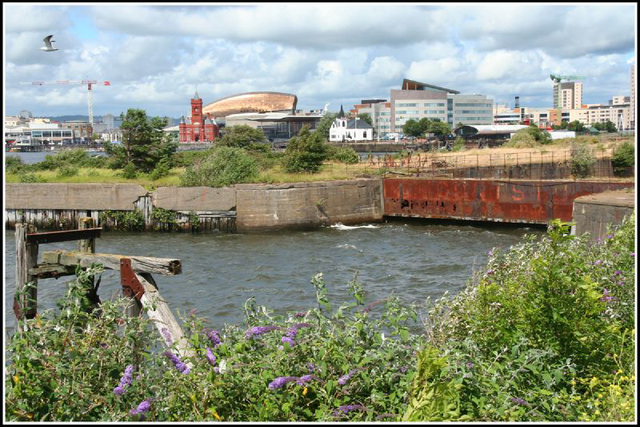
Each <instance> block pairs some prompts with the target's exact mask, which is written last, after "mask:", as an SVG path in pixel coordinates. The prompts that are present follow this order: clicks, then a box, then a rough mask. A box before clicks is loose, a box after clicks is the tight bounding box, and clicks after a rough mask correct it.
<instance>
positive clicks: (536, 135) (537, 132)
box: [504, 125, 553, 148]
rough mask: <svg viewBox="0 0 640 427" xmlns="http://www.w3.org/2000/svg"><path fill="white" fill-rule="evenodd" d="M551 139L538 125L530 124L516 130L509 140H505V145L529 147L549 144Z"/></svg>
mask: <svg viewBox="0 0 640 427" xmlns="http://www.w3.org/2000/svg"><path fill="white" fill-rule="evenodd" d="M552 141H553V140H552V139H551V135H550V134H549V132H547V131H546V130H542V129H540V128H539V127H538V126H535V125H531V126H529V127H527V128H525V129H520V130H519V131H517V132H516V133H515V134H514V135H513V137H511V139H510V140H509V141H507V142H506V143H505V144H504V146H505V147H514V148H531V147H536V146H538V145H547V144H551V142H552Z"/></svg>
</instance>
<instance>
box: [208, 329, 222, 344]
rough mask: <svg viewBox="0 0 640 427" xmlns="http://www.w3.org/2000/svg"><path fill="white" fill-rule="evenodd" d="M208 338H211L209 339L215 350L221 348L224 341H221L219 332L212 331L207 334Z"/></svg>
mask: <svg viewBox="0 0 640 427" xmlns="http://www.w3.org/2000/svg"><path fill="white" fill-rule="evenodd" d="M207 336H208V337H209V339H210V340H211V342H212V343H213V348H216V347H217V346H219V345H220V344H221V343H222V341H221V340H220V336H219V335H218V331H210V332H209V333H208V334H207Z"/></svg>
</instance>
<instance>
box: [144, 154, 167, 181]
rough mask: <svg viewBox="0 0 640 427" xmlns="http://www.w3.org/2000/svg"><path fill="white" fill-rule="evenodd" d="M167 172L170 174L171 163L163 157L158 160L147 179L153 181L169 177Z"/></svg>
mask: <svg viewBox="0 0 640 427" xmlns="http://www.w3.org/2000/svg"><path fill="white" fill-rule="evenodd" d="M169 172H171V161H170V160H169V159H168V158H166V157H165V158H162V159H160V161H159V162H158V164H157V165H156V167H155V168H154V169H153V171H151V173H150V174H149V177H150V178H151V179H153V180H154V181H155V180H157V179H160V178H162V177H165V176H167V175H169Z"/></svg>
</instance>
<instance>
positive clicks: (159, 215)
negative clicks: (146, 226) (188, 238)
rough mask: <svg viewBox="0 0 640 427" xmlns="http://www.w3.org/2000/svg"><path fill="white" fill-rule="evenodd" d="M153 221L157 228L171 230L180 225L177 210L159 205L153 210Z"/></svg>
mask: <svg viewBox="0 0 640 427" xmlns="http://www.w3.org/2000/svg"><path fill="white" fill-rule="evenodd" d="M151 221H153V223H154V225H155V229H156V230H168V231H171V230H172V229H173V228H175V227H176V226H177V225H178V221H177V220H176V212H175V211H172V210H168V209H163V208H158V207H156V208H154V209H153V211H151Z"/></svg>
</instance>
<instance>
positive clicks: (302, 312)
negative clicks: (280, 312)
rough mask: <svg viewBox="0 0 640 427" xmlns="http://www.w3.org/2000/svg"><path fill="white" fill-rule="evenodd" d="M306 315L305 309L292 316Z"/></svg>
mask: <svg viewBox="0 0 640 427" xmlns="http://www.w3.org/2000/svg"><path fill="white" fill-rule="evenodd" d="M306 315H307V312H306V311H301V312H298V313H296V314H294V315H293V317H304V316H306Z"/></svg>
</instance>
